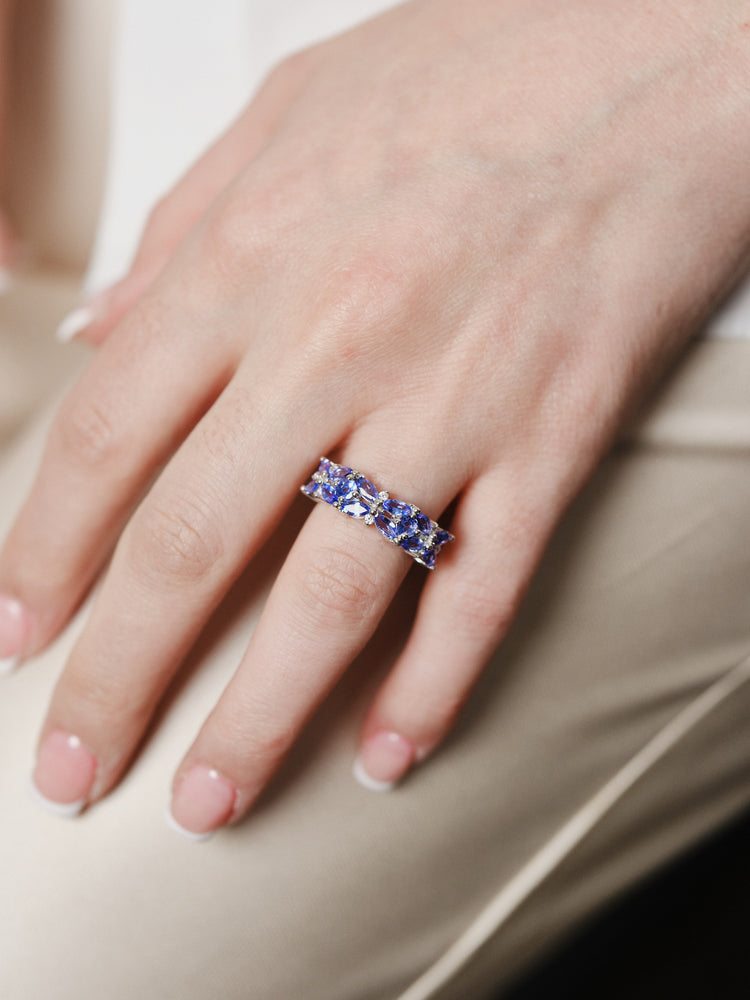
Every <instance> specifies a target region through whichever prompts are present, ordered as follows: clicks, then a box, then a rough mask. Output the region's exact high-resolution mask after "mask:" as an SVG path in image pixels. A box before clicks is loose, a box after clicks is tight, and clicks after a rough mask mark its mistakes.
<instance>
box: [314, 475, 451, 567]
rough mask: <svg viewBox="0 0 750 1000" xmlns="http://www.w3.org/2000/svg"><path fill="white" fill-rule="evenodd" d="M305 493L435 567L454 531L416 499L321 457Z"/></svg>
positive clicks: (424, 563) (420, 561)
mask: <svg viewBox="0 0 750 1000" xmlns="http://www.w3.org/2000/svg"><path fill="white" fill-rule="evenodd" d="M300 490H301V491H302V493H304V494H305V496H307V497H310V499H311V500H316V501H318V503H327V504H329V505H330V506H331V507H335V508H336V510H340V511H341V512H342V513H343V514H348V516H349V517H356V518H357V519H359V520H362V521H364V522H365V524H373V525H375V527H376V528H377V529H378V531H379V532H380V534H381V535H382V536H383V538H387V539H388V541H389V542H393V544H394V545H399V546H400V547H401V548H402V549H403V550H404V552H408V554H409V555H410V556H411V557H412V558H413V559H414V560H415V561H416V562H418V563H419V564H420V565H421V566H426V567H427V569H434V568H435V560H436V559H437V557H438V554H439V552H440V550H441V549H442V547H443V546H444V545H446V544H447V543H448V542H453V541H455V539H454V537H453V535H452V534H451V533H450V532H449V531H446V530H445V529H444V528H441V527H440V525H439V524H438V523H437V522H436V521H432V520H431V519H430V518H429V517H428V516H427V515H426V514H424V513H423V512H422V511H421V510H420V509H419V507H415V506H414V504H413V503H405V502H404V501H403V500H396V499H395V498H393V497H391V495H390V494H389V493H387V492H385V491H384V490H379V489H378V488H377V486H375V484H374V483H373V482H372V481H371V480H370V479H368V478H367V476H364V475H363V474H362V473H361V472H357V471H356V470H355V469H350V468H349V466H348V465H336V463H335V462H332V461H331V460H330V459H328V458H321V460H320V465H319V466H318V468H317V470H316V471H315V472H314V473H313V475H312V478H311V479H310V481H309V482H308V483H305V485H304V486H301V487H300Z"/></svg>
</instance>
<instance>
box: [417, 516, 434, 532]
mask: <svg viewBox="0 0 750 1000" xmlns="http://www.w3.org/2000/svg"><path fill="white" fill-rule="evenodd" d="M415 521H416V522H417V528H418V529H419V531H421V532H422V534H423V535H429V533H430V532H431V531H432V521H431V520H430V519H429V517H428V516H427V515H426V514H423V513H422V512H421V511H420V512H419V514H417V516H416V518H415Z"/></svg>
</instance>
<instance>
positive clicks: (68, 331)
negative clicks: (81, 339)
mask: <svg viewBox="0 0 750 1000" xmlns="http://www.w3.org/2000/svg"><path fill="white" fill-rule="evenodd" d="M95 318H96V313H95V312H94V308H93V306H92V305H86V306H79V308H78V309H74V310H73V311H72V312H69V313H68V315H67V316H66V317H65V319H64V320H63V321H62V323H61V324H60V325H59V326H58V328H57V330H56V331H55V337H56V338H57V340H58V341H59V342H60V343H61V344H69V343H70V341H71V340H73V339H74V338H75V337H77V336H78V334H79V333H81V331H82V330H85V329H86V327H87V326H89V325H90V324H91V323H93V321H94V319H95Z"/></svg>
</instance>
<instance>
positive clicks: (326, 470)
mask: <svg viewBox="0 0 750 1000" xmlns="http://www.w3.org/2000/svg"><path fill="white" fill-rule="evenodd" d="M318 472H322V473H323V475H325V476H329V475H330V474H331V463H330V462H329V461H328V459H327V458H322V459H321V460H320V465H319V466H318Z"/></svg>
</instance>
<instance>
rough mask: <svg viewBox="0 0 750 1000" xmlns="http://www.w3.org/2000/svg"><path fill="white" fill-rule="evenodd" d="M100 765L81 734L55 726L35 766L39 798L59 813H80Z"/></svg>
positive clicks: (35, 790) (34, 782) (46, 807)
mask: <svg viewBox="0 0 750 1000" xmlns="http://www.w3.org/2000/svg"><path fill="white" fill-rule="evenodd" d="M96 766H97V765H96V757H94V755H93V754H92V753H91V751H90V750H88V749H87V748H86V747H85V746H84V745H83V743H81V741H80V740H79V739H78V737H77V736H73V735H72V734H71V733H65V732H63V731H62V730H61V729H55V730H53V731H52V732H51V733H50V734H49V735H48V736H47V738H46V740H45V741H44V743H43V744H42V747H41V749H40V751H39V756H38V757H37V761H36V767H35V768H34V776H33V779H32V780H33V785H32V790H33V792H34V795H35V798H36V799H37V801H38V802H39V804H40V805H41V806H43V807H44V808H45V809H47V810H48V811H49V812H51V813H54V814H55V815H56V816H76V815H77V814H78V813H79V812H80V811H81V809H83V807H84V805H85V804H86V800H87V798H88V796H89V794H90V792H91V787H92V785H93V784H94V778H95V776H96Z"/></svg>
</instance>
